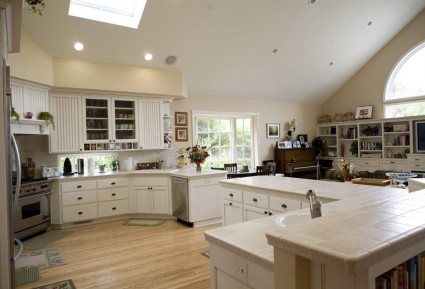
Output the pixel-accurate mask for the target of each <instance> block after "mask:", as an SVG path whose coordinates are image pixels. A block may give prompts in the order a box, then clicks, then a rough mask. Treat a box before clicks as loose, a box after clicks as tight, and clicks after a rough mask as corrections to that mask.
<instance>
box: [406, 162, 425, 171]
mask: <svg viewBox="0 0 425 289" xmlns="http://www.w3.org/2000/svg"><path fill="white" fill-rule="evenodd" d="M409 171H415V172H416V171H421V172H422V171H425V163H409Z"/></svg>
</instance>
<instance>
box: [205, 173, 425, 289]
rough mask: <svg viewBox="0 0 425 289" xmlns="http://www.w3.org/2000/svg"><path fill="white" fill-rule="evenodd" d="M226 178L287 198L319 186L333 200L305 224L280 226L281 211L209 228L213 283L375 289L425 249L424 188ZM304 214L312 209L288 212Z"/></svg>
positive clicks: (321, 195) (235, 185)
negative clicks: (386, 275)
mask: <svg viewBox="0 0 425 289" xmlns="http://www.w3.org/2000/svg"><path fill="white" fill-rule="evenodd" d="M221 184H222V185H223V186H224V187H225V188H228V189H234V190H242V191H244V190H248V191H252V190H258V191H262V192H264V193H270V194H279V193H281V194H284V195H285V196H286V197H290V196H294V195H298V196H300V197H304V195H305V193H306V191H307V190H308V189H315V190H316V193H317V196H318V199H319V200H321V199H325V200H328V201H329V202H328V203H326V204H325V205H323V208H322V211H323V216H322V217H321V218H316V219H310V220H307V221H305V222H303V223H299V224H292V225H288V226H286V227H283V226H280V225H278V224H277V223H276V220H278V219H279V218H280V217H281V216H284V215H278V216H271V217H266V218H263V219H258V220H254V221H249V222H246V223H240V224H236V225H232V226H225V227H222V228H217V229H214V230H210V231H207V232H206V234H205V235H206V239H207V240H208V241H209V242H210V245H211V247H210V248H211V274H212V276H211V281H212V287H211V288H279V289H280V288H283V289H286V288H291V289H294V288H303V289H308V288H314V289H316V288H321V289H323V288H326V289H334V288H349V289H351V288H353V289H354V288H356V289H359V288H362V289H372V288H375V278H376V277H377V276H379V275H380V274H382V273H384V272H386V271H387V270H390V269H391V268H393V267H395V266H397V265H398V264H400V263H402V262H404V261H405V260H407V259H409V258H411V257H413V256H415V255H416V254H418V253H420V252H422V251H425V217H424V216H425V194H424V191H418V192H414V193H410V194H409V193H408V191H407V190H403V189H396V188H390V187H375V186H364V185H354V184H347V183H336V182H326V181H314V180H305V179H295V178H285V177H260V176H257V177H252V178H245V179H234V180H224V181H221ZM331 200H334V201H333V202H332V201H331ZM298 212H302V213H309V209H303V210H301V211H296V212H291V213H288V214H296V213H298ZM226 254H227V257H226V258H224V256H226ZM270 279H272V280H274V281H273V282H271V281H270ZM229 284H231V286H233V287H228V286H229ZM226 286H227V287H226Z"/></svg>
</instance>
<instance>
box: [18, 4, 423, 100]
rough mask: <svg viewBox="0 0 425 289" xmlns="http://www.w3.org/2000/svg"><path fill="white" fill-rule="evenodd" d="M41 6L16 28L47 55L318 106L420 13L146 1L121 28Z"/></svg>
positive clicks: (385, 7)
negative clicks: (137, 17) (163, 72)
mask: <svg viewBox="0 0 425 289" xmlns="http://www.w3.org/2000/svg"><path fill="white" fill-rule="evenodd" d="M121 1H123V0H121ZM45 2H46V8H45V9H44V11H43V15H42V16H39V15H37V14H33V13H31V12H30V11H28V10H24V13H23V25H24V28H25V29H26V30H27V31H28V32H29V33H30V34H31V35H32V36H33V37H34V38H35V39H36V40H37V41H38V42H39V43H40V45H41V46H42V47H44V48H45V49H46V50H47V52H48V53H50V54H51V55H52V56H58V57H66V58H73V59H81V60H90V61H100V62H107V63H115V64H125V65H134V66H144V67H153V68H161V69H170V70H178V71H181V72H182V73H183V76H184V78H185V81H186V83H187V85H188V95H189V97H191V96H208V97H215V96H220V97H229V98H242V99H264V100H277V101H289V102H300V103H321V102H323V101H325V100H326V99H327V98H328V97H329V96H331V95H332V94H333V93H334V92H335V91H336V90H337V89H338V88H340V87H341V86H342V85H343V84H344V83H345V82H346V81H347V80H348V79H349V78H350V77H352V76H353V74H354V73H356V72H357V71H358V70H359V69H360V68H361V67H362V66H363V65H364V64H365V63H366V62H367V61H368V60H369V59H370V58H371V57H373V55H375V54H376V53H377V52H378V51H379V50H380V49H381V48H382V47H383V46H384V45H385V44H386V43H387V42H388V41H389V40H391V38H393V37H394V36H395V35H396V34H397V33H398V32H399V31H400V30H401V29H402V28H403V27H404V26H405V25H406V24H407V23H409V21H411V20H412V19H413V18H414V17H415V16H416V15H417V14H418V13H419V12H420V11H422V10H423V9H424V8H425V1H424V0H317V1H313V0H148V1H147V4H146V8H145V11H144V13H143V17H142V20H141V22H140V25H139V28H138V29H131V28H125V27H120V26H116V25H111V24H105V23H100V22H95V21H91V20H84V19H81V18H76V17H71V16H68V6H69V0H45ZM311 2H315V4H313V5H312V4H311ZM76 41H80V42H83V43H84V45H85V49H84V50H83V51H80V52H77V51H75V50H74V48H73V44H74V43H75V42H76ZM146 52H150V53H152V54H153V56H154V58H153V60H151V61H146V60H145V59H144V54H145V53H146ZM171 55H172V56H175V57H177V61H176V62H175V63H174V64H173V65H168V64H166V63H165V59H166V58H167V57H168V56H171Z"/></svg>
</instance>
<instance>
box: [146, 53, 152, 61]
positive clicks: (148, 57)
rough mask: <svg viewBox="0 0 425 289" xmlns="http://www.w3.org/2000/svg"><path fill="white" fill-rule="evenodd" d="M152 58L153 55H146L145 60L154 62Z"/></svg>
mask: <svg viewBox="0 0 425 289" xmlns="http://www.w3.org/2000/svg"><path fill="white" fill-rule="evenodd" d="M152 58H153V55H152V54H151V53H146V54H145V60H148V61H149V60H152Z"/></svg>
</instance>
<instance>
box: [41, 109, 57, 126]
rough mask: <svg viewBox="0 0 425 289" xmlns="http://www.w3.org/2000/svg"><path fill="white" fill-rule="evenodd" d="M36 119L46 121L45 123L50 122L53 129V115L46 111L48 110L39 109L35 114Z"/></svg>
mask: <svg viewBox="0 0 425 289" xmlns="http://www.w3.org/2000/svg"><path fill="white" fill-rule="evenodd" d="M37 119H38V120H44V121H45V122H46V124H50V123H51V124H52V127H53V129H55V122H54V117H53V115H52V114H51V113H50V112H48V111H41V112H40V113H39V114H38V115H37Z"/></svg>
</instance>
